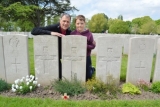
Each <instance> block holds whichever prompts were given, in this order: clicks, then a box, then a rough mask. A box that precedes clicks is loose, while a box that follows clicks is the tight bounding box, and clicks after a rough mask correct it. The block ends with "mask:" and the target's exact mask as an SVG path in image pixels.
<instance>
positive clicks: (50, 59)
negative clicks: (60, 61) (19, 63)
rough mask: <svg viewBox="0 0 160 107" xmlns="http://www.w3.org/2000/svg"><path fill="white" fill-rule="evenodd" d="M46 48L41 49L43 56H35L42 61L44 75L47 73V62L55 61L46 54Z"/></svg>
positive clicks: (53, 56)
mask: <svg viewBox="0 0 160 107" xmlns="http://www.w3.org/2000/svg"><path fill="white" fill-rule="evenodd" d="M48 51H49V50H48V46H44V47H43V55H36V56H37V57H40V59H41V60H42V61H43V68H44V74H45V73H48V67H49V66H47V65H48V64H49V63H48V62H49V61H54V60H56V56H55V55H49V53H48Z"/></svg>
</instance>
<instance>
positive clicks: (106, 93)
mask: <svg viewBox="0 0 160 107" xmlns="http://www.w3.org/2000/svg"><path fill="white" fill-rule="evenodd" d="M86 88H87V90H89V91H90V92H91V93H94V94H97V95H98V96H99V97H100V98H101V99H113V98H115V97H116V94H117V92H119V88H118V87H117V86H116V85H115V83H114V82H111V81H110V82H109V83H107V84H105V83H104V82H102V81H101V80H99V79H95V78H93V79H90V80H88V81H87V82H86Z"/></svg>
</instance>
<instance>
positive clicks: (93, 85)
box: [86, 78, 107, 93]
mask: <svg viewBox="0 0 160 107" xmlns="http://www.w3.org/2000/svg"><path fill="white" fill-rule="evenodd" d="M86 88H87V90H89V91H91V92H92V93H101V92H105V91H106V88H107V87H106V84H104V83H103V82H102V81H101V80H98V79H95V78H93V79H90V80H88V81H87V82H86Z"/></svg>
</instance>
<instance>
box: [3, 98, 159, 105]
mask: <svg viewBox="0 0 160 107" xmlns="http://www.w3.org/2000/svg"><path fill="white" fill-rule="evenodd" d="M159 105H160V100H141V101H135V100H130V101H129V100H128V101H127V100H126V101H125V100H111V101H107V100H103V101H102V100H99V101H64V100H52V99H48V98H45V99H40V98H19V97H11V98H9V97H3V96H0V107H159Z"/></svg>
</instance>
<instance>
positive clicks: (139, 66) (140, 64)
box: [135, 61, 145, 79]
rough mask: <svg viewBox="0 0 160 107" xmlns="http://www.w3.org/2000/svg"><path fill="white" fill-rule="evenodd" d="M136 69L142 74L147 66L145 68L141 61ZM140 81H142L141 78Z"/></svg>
mask: <svg viewBox="0 0 160 107" xmlns="http://www.w3.org/2000/svg"><path fill="white" fill-rule="evenodd" d="M135 68H137V69H138V71H139V73H142V72H141V70H142V69H145V66H144V64H143V61H139V64H138V66H136V67H135ZM137 76H138V75H137ZM139 79H141V78H139Z"/></svg>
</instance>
